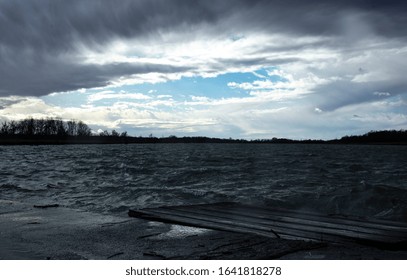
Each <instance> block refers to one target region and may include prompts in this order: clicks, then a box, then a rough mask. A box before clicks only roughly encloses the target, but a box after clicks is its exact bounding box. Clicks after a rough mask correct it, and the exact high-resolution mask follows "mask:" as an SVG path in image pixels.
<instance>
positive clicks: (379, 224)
mask: <svg viewBox="0 0 407 280" xmlns="http://www.w3.org/2000/svg"><path fill="white" fill-rule="evenodd" d="M177 207H178V206H177ZM180 207H185V206H180ZM194 207H207V208H209V209H220V210H221V211H227V210H232V209H234V210H235V211H237V210H241V211H244V212H253V211H257V212H258V213H263V214H265V215H277V214H281V215H283V216H287V217H298V218H301V219H305V220H314V221H328V222H330V221H335V223H337V224H343V225H356V226H363V227H367V228H377V229H384V230H385V229H388V230H390V231H394V230H400V231H402V232H405V233H406V234H407V224H402V223H399V222H395V221H387V220H379V219H373V218H365V219H358V218H357V217H343V216H324V215H321V214H318V213H314V212H306V211H301V212H300V211H293V210H285V209H279V208H271V207H270V208H269V207H267V208H265V207H256V206H251V205H250V206H248V205H242V204H238V203H233V202H230V203H214V204H201V205H194Z"/></svg>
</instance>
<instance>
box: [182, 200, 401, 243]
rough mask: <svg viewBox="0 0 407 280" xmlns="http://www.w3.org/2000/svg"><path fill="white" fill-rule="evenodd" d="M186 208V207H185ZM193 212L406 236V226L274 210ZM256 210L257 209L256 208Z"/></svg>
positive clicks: (199, 210)
mask: <svg viewBox="0 0 407 280" xmlns="http://www.w3.org/2000/svg"><path fill="white" fill-rule="evenodd" d="M185 209H188V208H185ZM192 210H193V211H194V212H202V211H203V213H208V214H212V213H216V215H225V214H229V215H235V216H236V217H239V218H240V219H244V218H247V219H248V220H251V219H255V220H256V219H258V220H262V221H269V220H271V221H280V222H287V223H292V224H300V225H310V226H316V227H324V228H332V229H339V230H340V229H344V230H351V231H356V232H362V233H370V234H377V235H381V236H390V237H396V236H398V237H400V238H401V239H405V238H406V236H407V227H405V228H401V227H395V226H391V227H384V228H383V227H380V226H379V225H378V226H375V225H373V224H370V223H367V224H366V223H363V222H362V221H351V220H348V222H347V223H343V222H341V221H339V222H338V223H337V221H336V219H334V218H327V219H319V218H318V219H316V220H312V217H309V216H301V217H298V216H294V215H290V214H288V215H285V214H284V213H283V212H281V211H280V212H276V213H274V212H273V211H271V212H270V211H268V212H267V213H261V212H258V211H257V212H253V211H248V210H250V208H248V209H244V210H245V211H242V210H236V209H234V208H230V209H228V208H224V209H217V208H209V207H204V206H196V207H194V208H193V209H191V211H192ZM256 210H257V209H256Z"/></svg>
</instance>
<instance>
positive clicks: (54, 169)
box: [0, 144, 407, 221]
mask: <svg viewBox="0 0 407 280" xmlns="http://www.w3.org/2000/svg"><path fill="white" fill-rule="evenodd" d="M0 157H1V159H0V199H11V200H17V201H24V202H28V203H32V204H41V203H58V204H60V205H64V206H67V207H71V208H78V209H84V210H89V211H101V212H105V213H117V214H121V213H124V212H125V211H127V210H128V209H129V208H141V207H154V206H161V205H178V204H193V203H206V202H220V201H237V202H243V203H249V204H256V205H272V206H277V207H290V208H304V209H312V210H316V211H319V212H322V213H325V214H334V213H335V214H352V215H358V216H376V217H383V218H387V219H393V220H401V219H402V220H405V221H407V183H406V182H407V165H406V164H405V162H406V160H407V147H406V146H359V145H355V146H350V145H349V146H348V145H276V144H274V145H273V144H146V145H66V146H11V147H7V146H0Z"/></svg>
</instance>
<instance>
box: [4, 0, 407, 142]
mask: <svg viewBox="0 0 407 280" xmlns="http://www.w3.org/2000/svg"><path fill="white" fill-rule="evenodd" d="M405 26H407V4H405V2H403V1H368V0H364V1H362V0H359V1H357V0H356V1H355V0H354V1H348V0H345V1H315V0H311V1H299V0H285V1H279V0H226V1H225V0H222V1H208V0H206V1H200V0H131V1H130V0H121V1H108V0H90V1H75V0H74V1H59V0H48V1H47V0H32V1H19V0H0V121H7V120H17V119H22V118H26V117H35V118H45V117H59V118H62V119H64V120H70V119H77V120H83V121H84V122H86V123H87V124H88V125H89V126H91V127H92V128H93V129H94V130H95V131H97V130H98V129H116V130H118V131H124V130H126V131H128V132H129V134H131V135H144V136H146V135H149V134H150V133H152V134H154V135H156V136H168V135H177V136H184V135H204V136H213V137H233V138H246V139H255V138H271V137H289V138H295V139H308V138H323V139H329V138H336V137H340V136H343V135H346V134H348V135H349V134H360V133H365V132H368V131H370V130H382V129H406V127H407V79H406V78H405V73H406V70H407V44H406V42H407V29H406V28H405Z"/></svg>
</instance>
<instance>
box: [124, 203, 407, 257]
mask: <svg viewBox="0 0 407 280" xmlns="http://www.w3.org/2000/svg"><path fill="white" fill-rule="evenodd" d="M129 216H131V217H136V218H142V219H147V220H153V221H160V222H166V223H175V224H181V225H186V226H194V227H201V228H208V229H215V230H224V231H231V232H238V233H251V234H257V235H261V236H266V237H271V238H284V239H294V240H314V241H322V242H334V243H349V242H351V243H354V242H358V243H364V244H367V245H374V246H379V247H382V248H385V249H393V250H407V225H406V224H402V223H397V222H391V221H383V220H377V219H360V218H359V219H358V218H350V217H343V216H340V217H336V216H323V215H320V214H317V213H312V212H300V211H291V210H283V209H273V208H263V207H256V206H248V205H242V204H238V203H214V204H200V205H185V206H166V207H159V208H145V209H139V210H130V211H129Z"/></svg>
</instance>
